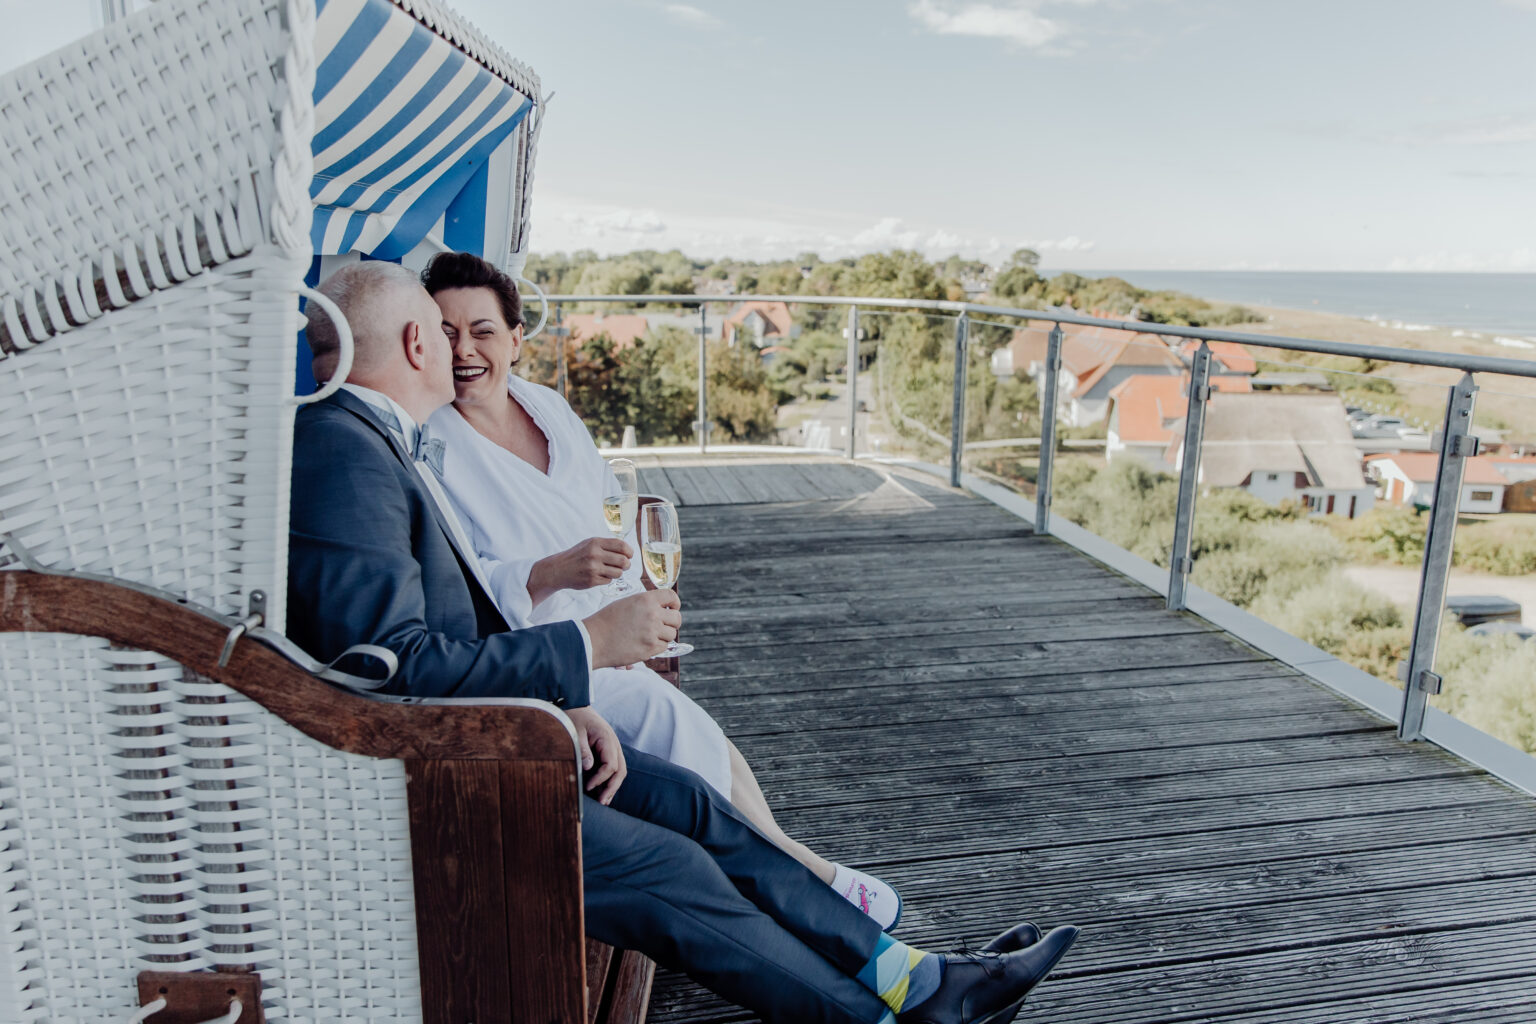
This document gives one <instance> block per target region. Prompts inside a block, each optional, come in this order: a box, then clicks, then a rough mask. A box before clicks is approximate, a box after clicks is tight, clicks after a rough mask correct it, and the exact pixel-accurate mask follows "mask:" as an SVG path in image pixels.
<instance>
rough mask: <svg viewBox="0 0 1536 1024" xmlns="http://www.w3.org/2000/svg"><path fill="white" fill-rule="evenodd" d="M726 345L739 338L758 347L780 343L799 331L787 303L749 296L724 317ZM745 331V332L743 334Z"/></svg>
mask: <svg viewBox="0 0 1536 1024" xmlns="http://www.w3.org/2000/svg"><path fill="white" fill-rule="evenodd" d="M723 330H724V337H725V341H726V344H728V345H734V344H736V339H737V338H738V337H741V338H744V339H748V340H750V341H751V342H752V344H753V345H754V346H756V347H757V348H760V349H762V348H767V347H769V346H771V345H783V344H785V343H787V342H789V341H791V340H793V339H794V337H795V336H796V335H798V334H799V333H800V330H799V328H798V327H796V326H795V318H794V316H793V315H791V313H790V311H789V306H788V305H787V304H786V303H783V302H764V301H762V300H760V299H751V300H748V301H746V302H739V303H737V304H736V305H735V306H733V307H732V308H731V312H730V315H728V316H727V317H726V318H725V326H724V329H723ZM743 332H745V333H743Z"/></svg>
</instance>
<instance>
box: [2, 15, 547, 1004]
mask: <svg viewBox="0 0 1536 1024" xmlns="http://www.w3.org/2000/svg"><path fill="white" fill-rule="evenodd" d="M316 6H317V5H316V4H315V3H313V2H312V0H161V2H159V3H155V4H153V5H150V6H149V7H148V8H147V9H146V10H144V11H142V12H139V13H136V14H134V15H133V16H131V17H129V18H127V19H126V20H123V21H120V22H116V23H113V24H110V25H108V26H107V28H106V29H105V30H104V31H102V32H98V33H96V34H94V35H92V36H90V37H89V38H86V39H84V40H81V41H80V42H78V43H76V44H74V45H72V46H70V47H67V48H66V49H64V50H61V51H58V52H56V53H54V54H52V55H50V56H48V57H45V58H43V59H41V60H39V61H36V62H34V63H32V64H30V65H28V66H26V67H24V68H22V69H20V70H18V71H16V72H13V73H12V74H10V75H7V76H5V77H4V78H3V79H0V232H3V238H0V534H5V535H10V537H12V538H14V543H11V544H8V545H6V546H5V547H0V570H6V569H17V568H20V567H21V562H20V560H19V557H18V555H17V552H18V551H19V550H21V549H25V550H26V551H28V552H30V555H31V557H32V558H34V559H35V560H36V561H37V562H39V563H41V564H43V565H46V566H50V567H53V568H57V569H65V570H72V571H79V572H90V573H96V574H101V575H105V576H111V577H115V578H118V579H121V580H126V581H131V582H134V583H139V584H144V585H147V586H152V587H156V588H160V589H162V590H166V591H169V592H171V593H173V594H175V595H178V596H180V597H184V598H185V599H187V600H188V601H191V602H194V603H197V604H201V605H205V606H207V607H210V608H212V609H214V610H216V611H218V612H221V613H224V614H231V615H243V614H245V613H246V611H247V609H248V608H249V606H250V605H251V603H252V600H253V598H258V597H259V598H260V599H264V602H265V622H266V625H268V626H269V627H272V628H275V629H278V630H282V629H283V626H284V615H285V609H284V599H285V591H286V560H287V524H288V485H289V471H290V465H291V443H292V423H293V413H294V407H295V402H296V400H295V398H294V397H293V381H294V375H295V351H296V335H297V332H298V329H299V327H300V326H301V317H300V313H299V299H300V293H301V289H302V287H303V282H304V278H305V275H306V273H308V272H309V271H310V270H311V269H312V266H313V265H314V260H315V257H316V255H317V253H318V252H319V250H317V248H316V246H315V245H314V244H313V242H314V238H315V224H316V221H317V216H316V211H317V199H316V195H317V193H318V190H319V187H320V185H319V183H317V178H316V166H317V159H316V154H317V153H319V152H320V150H321V149H322V142H323V141H328V142H329V143H330V144H331V145H332V149H333V150H334V144H335V140H336V138H337V137H339V136H329V137H327V139H325V140H323V139H322V138H321V136H320V134H318V133H321V132H324V131H325V130H326V129H327V127H328V126H331V127H334V126H335V125H337V124H338V123H341V119H342V117H343V115H344V114H345V113H346V111H345V109H340V110H338V109H330V108H327V107H326V103H325V101H324V100H323V99H322V100H321V102H320V103H319V104H318V105H317V103H316V100H315V96H316V93H317V90H318V89H319V88H320V85H317V83H320V84H323V83H324V82H325V81H326V76H327V75H328V74H331V73H333V72H334V71H335V70H336V68H337V67H339V66H341V65H343V64H346V65H349V66H350V65H353V64H356V63H357V62H358V61H359V60H362V59H364V58H365V57H367V58H368V59H375V58H377V57H378V54H379V50H378V48H377V47H376V46H375V47H374V48H373V49H370V48H369V47H370V46H371V45H373V44H374V43H376V42H377V40H379V39H386V40H387V39H389V38H392V37H391V36H390V34H391V33H394V34H395V37H398V38H397V39H396V42H397V43H400V40H404V39H407V37H409V36H410V33H412V32H416V31H430V33H431V35H432V40H434V41H436V43H437V44H441V47H440V48H441V49H443V50H444V51H447V50H452V51H453V55H454V56H455V59H462V57H463V55H464V54H465V53H468V54H469V55H470V56H471V57H472V58H475V59H477V60H479V62H480V64H481V66H482V68H486V67H489V68H492V69H493V73H495V74H498V75H500V76H501V79H502V80H504V79H505V78H506V77H507V76H508V75H511V74H513V73H519V74H520V73H521V70H519V68H518V67H514V66H512V64H511V63H510V62H509V61H508V59H506V58H505V55H503V54H500V52H499V51H496V50H495V49H494V47H491V46H490V45H489V44H487V43H485V42H484V41H483V40H481V39H480V38H479V37H478V36H477V35H475V34H474V33H473V30H472V29H470V28H469V27H468V26H466V25H465V24H463V23H462V22H460V21H458V20H457V19H455V18H453V17H451V16H449V15H447V14H444V13H443V12H441V11H439V10H438V9H437V8H435V7H434V6H432V5H428V4H424V3H420V2H415V0H412V2H407V0H399V2H397V3H391V2H389V0H327V2H323V3H321V4H320V5H319V8H320V10H319V11H318V12H317V10H316ZM328 17H329V19H330V20H329V21H328V20H327V18H328ZM401 17H404V18H405V22H403V23H402V22H400V21H399V20H398V19H399V18H401ZM359 25H361V26H363V29H364V30H366V29H368V27H369V26H373V28H372V31H373V32H374V36H373V37H371V38H369V37H367V36H366V32H365V33H364V35H363V36H359V35H358V32H359V31H361V30H359V29H358V28H356V26H359ZM338 26H339V29H338ZM338 32H339V33H340V34H339V35H338ZM348 32H350V33H351V35H347V33H348ZM343 37H345V39H346V40H347V41H348V44H349V45H353V46H356V45H358V44H359V43H360V42H361V44H363V45H362V49H361V50H359V51H357V52H355V53H352V54H351V55H350V56H348V55H347V54H345V53H344V52H343V47H342V41H343ZM400 45H405V44H404V43H400ZM434 45H435V44H434ZM368 55H372V56H371V57H369V56H368ZM522 70H526V69H522ZM524 87H525V88H526V89H527V91H529V92H531V93H534V94H535V96H536V90H537V82H536V80H532V81H531V82H528V83H525V85H524ZM331 106H332V107H335V106H336V103H334V102H333V103H332V104H331ZM525 106H526V105H525ZM534 106H536V105H534ZM535 113H536V111H533V110H529V109H525V110H523V111H521V113H520V114H518V115H517V119H516V120H515V121H514V122H513V124H512V125H511V127H505V125H503V128H504V130H502V129H498V130H499V131H500V132H501V134H500V135H499V136H498V140H497V143H496V144H497V146H504V147H505V153H503V154H502V155H500V156H497V157H496V159H497V160H500V161H501V162H503V163H506V162H507V161H508V160H510V161H512V162H513V163H514V164H517V166H518V171H517V173H518V175H519V177H518V179H517V188H516V190H515V196H514V198H513V199H511V200H504V199H503V200H498V201H499V202H501V204H502V206H504V207H506V208H507V209H506V210H505V211H503V212H502V213H495V211H493V214H494V215H495V216H500V217H502V219H503V220H504V221H505V224H504V225H503V227H502V229H501V233H500V235H496V238H500V237H502V236H504V237H505V239H506V241H505V245H506V247H507V251H506V252H504V253H501V254H500V255H501V257H502V258H501V259H500V260H499V262H503V263H505V262H506V261H507V260H508V259H511V258H512V253H511V250H513V249H515V248H516V247H518V246H519V245H521V244H523V243H524V241H525V231H526V209H525V205H526V199H527V194H526V183H527V180H528V177H529V175H531V148H532V143H533V140H534V138H535V137H536V117H534V116H533V115H534V114H535ZM387 120H388V119H387V118H386V121H387ZM505 120H506V119H505V118H504V119H503V121H505ZM353 127H354V129H356V126H353ZM343 128H345V125H344V124H343ZM338 130H340V129H338ZM357 130H359V131H360V130H361V129H357ZM366 142H367V139H361V140H360V142H359V150H360V152H361V151H362V148H363V144H364V143H366ZM498 152H500V151H499V150H498ZM508 154H509V155H508ZM331 158H332V160H333V163H335V162H340V161H338V160H336V158H335V154H334V152H332V154H331ZM451 158H452V154H451V153H448V154H447V155H446V156H445V158H444V159H445V160H451ZM365 159H366V157H365V156H360V157H358V158H357V159H356V160H354V161H353V166H354V167H355V166H357V165H358V164H359V161H364V160H365ZM480 159H481V162H482V163H488V162H489V161H490V154H481V156H480ZM524 163H526V166H525V165H524ZM358 173H359V175H360V177H359V182H360V184H358V190H359V191H358V192H357V193H354V192H350V191H349V193H348V195H347V196H346V197H343V198H341V199H339V200H335V201H333V202H332V203H331V207H330V212H331V213H332V214H335V213H337V212H338V211H340V212H341V213H342V214H348V215H350V214H359V215H360V219H361V220H368V218H369V217H370V216H373V211H371V210H370V208H368V207H366V205H365V204H363V203H361V202H358V201H356V200H357V195H358V194H360V192H361V191H366V189H367V188H369V187H373V186H378V187H379V188H381V189H383V190H386V191H387V190H388V188H389V187H390V186H389V184H388V183H387V182H383V183H381V181H382V179H381V177H380V175H381V174H382V173H383V172H380V171H378V170H377V168H375V173H373V175H372V177H371V178H370V177H368V175H366V174H363V173H362V172H358ZM332 177H334V175H333V176H332ZM471 191H472V190H471ZM482 191H483V190H482ZM334 198H335V197H333V199H334ZM451 198H453V197H449V199H451ZM449 199H443V200H442V201H443V202H445V203H446V202H448V201H449ZM348 204H351V205H348ZM407 205H409V204H407ZM461 205H462V201H461ZM422 209H423V208H422V207H420V206H418V207H415V208H414V214H413V215H414V216H417V217H418V218H420V217H421V216H422ZM438 223H439V224H440V223H441V219H440V218H439V220H438ZM370 225H371V226H370V227H369V230H375V231H376V230H377V228H378V219H377V217H376V216H374V217H373V220H372V221H370ZM430 227H431V224H430V223H428V224H427V226H426V230H430ZM391 231H392V229H391ZM492 234H494V233H492ZM496 238H492V239H491V240H490V242H491V244H495V245H498V246H500V245H502V243H501V242H500V241H496ZM395 241H396V243H397V244H398V243H399V241H400V238H399V236H398V235H396V236H395ZM3 586H4V572H3V571H0V587H3ZM405 787H406V780H405V774H404V770H403V766H402V762H400V761H392V760H378V759H372V758H364V757H357V756H353V755H348V754H343V753H340V752H338V751H335V750H332V749H330V748H328V747H325V746H323V745H321V744H318V743H316V742H314V741H312V740H310V739H308V738H307V737H305V736H303V735H301V734H300V733H299V732H297V731H296V730H295V729H293V728H292V727H290V726H288V725H287V724H286V723H284V722H283V721H281V720H280V719H278V718H276V717H275V716H273V715H272V714H270V713H268V712H267V711H265V710H264V709H263V708H262V707H260V706H259V705H257V704H255V703H253V702H251V701H250V700H248V699H246V698H244V697H243V696H241V695H240V694H238V693H236V692H234V691H233V690H230V689H228V688H226V687H224V686H222V685H219V684H216V683H213V682H211V681H209V680H207V679H204V678H200V677H198V676H196V675H195V674H193V673H190V672H189V671H187V670H186V669H184V668H183V667H182V666H181V665H179V664H177V663H175V662H172V661H170V660H168V659H165V658H162V657H160V656H158V655H155V654H153V653H150V652H144V651H138V650H126V649H121V648H119V647H114V646H113V645H111V644H109V643H107V642H106V641H103V640H98V639H91V638H82V637H70V636H63V635H58V634H46V633H21V634H5V635H0V1024H12V1022H17V1024H19V1022H22V1021H29V1022H30V1021H35V1020H48V1021H76V1020H79V1021H87V1020H88V1021H99V1020H126V1019H127V1016H128V1015H129V1014H130V1013H131V1012H132V1011H133V1010H134V1009H136V1008H137V1007H138V1005H139V1004H138V999H137V995H136V993H135V989H134V976H135V975H136V974H137V973H138V972H139V971H141V970H146V969H160V970H176V971H196V970H201V969H205V968H210V967H219V968H226V969H245V968H249V969H255V970H258V971H259V972H260V973H261V975H262V981H263V986H264V1005H265V1009H266V1014H267V1017H268V1019H272V1020H278V1019H285V1018H291V1019H300V1020H327V1021H333V1020H334V1021H352V1020H375V1019H377V1020H411V1019H416V1018H418V1017H419V1016H420V1010H421V1004H420V999H421V997H420V985H419V975H418V965H417V955H416V925H415V916H414V909H413V908H414V893H413V891H412V876H411V867H410V859H411V858H410V842H409V823H408V819H407V814H406V791H405Z"/></svg>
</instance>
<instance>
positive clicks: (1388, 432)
mask: <svg viewBox="0 0 1536 1024" xmlns="http://www.w3.org/2000/svg"><path fill="white" fill-rule="evenodd" d="M1407 426H1408V424H1407V423H1405V422H1403V420H1401V419H1399V418H1398V417H1396V416H1369V417H1367V418H1366V419H1364V420H1363V421H1361V422H1360V423H1358V424H1356V425H1355V427H1354V428H1353V433H1354V435H1355V436H1356V437H1397V436H1398V431H1399V430H1401V429H1403V428H1404V427H1407Z"/></svg>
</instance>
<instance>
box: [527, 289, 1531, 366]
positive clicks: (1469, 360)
mask: <svg viewBox="0 0 1536 1024" xmlns="http://www.w3.org/2000/svg"><path fill="white" fill-rule="evenodd" d="M549 301H550V302H554V303H565V302H614V303H621V302H628V303H634V304H637V305H653V304H659V303H670V304H673V305H678V306H699V305H708V304H710V303H737V302H783V303H800V304H802V305H809V306H859V307H861V308H862V307H866V306H884V307H889V308H891V309H903V310H914V311H929V312H938V313H952V314H955V315H957V316H958V315H960V314H962V313H964V314H967V315H970V316H973V317H974V316H976V315H977V314H983V315H987V316H1007V317H1015V318H1017V319H1021V320H1045V321H1048V322H1050V323H1057V324H1075V325H1077V326H1080V327H1103V328H1106V329H1110V330H1121V331H1133V332H1135V333H1137V334H1157V335H1162V336H1164V337H1169V338H1186V339H1190V340H1194V341H1230V342H1235V343H1237V344H1239V345H1259V346H1262V347H1265V348H1280V349H1286V350H1288V351H1292V352H1317V353H1320V354H1322V355H1331V356H1352V357H1354V358H1356V359H1375V360H1381V361H1385V362H1390V363H1414V364H1416V365H1419V366H1441V367H1445V368H1446V369H1450V370H1463V371H1465V372H1467V373H1504V374H1509V375H1510V376H1513V377H1536V360H1533V359H1508V358H1504V357H1501V356H1474V355H1462V354H1459V353H1455V352H1430V351H1423V350H1420V349H1412V348H1393V347H1389V346H1384V345H1361V344H1357V343H1354V342H1344V341H1321V340H1319V339H1316V338H1293V337H1289V336H1287V335H1279V334H1274V335H1271V334H1248V333H1245V332H1243V331H1223V330H1212V329H1210V328H1206V327H1180V326H1178V325H1176V324H1157V323H1150V322H1148V321H1144V320H1106V319H1103V318H1101V317H1094V316H1084V315H1083V314H1081V313H1064V312H1062V311H1060V310H1053V309H1025V308H1023V307H1019V306H992V305H983V304H980V303H975V302H954V301H951V300H948V299H883V298H876V297H871V296H845V295H551V296H549Z"/></svg>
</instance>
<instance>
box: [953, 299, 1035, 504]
mask: <svg viewBox="0 0 1536 1024" xmlns="http://www.w3.org/2000/svg"><path fill="white" fill-rule="evenodd" d="M968 329H969V345H968V348H967V355H968V366H967V369H966V399H965V449H964V452H963V455H962V459H961V466H962V468H963V469H964V470H965V472H967V473H971V474H974V475H976V476H979V477H981V478H982V479H985V480H990V481H992V482H993V483H1000V484H1003V485H1004V486H1006V487H1009V488H1011V489H1012V490H1014V491H1017V492H1018V493H1020V494H1024V495H1026V496H1028V497H1030V498H1033V497H1034V496H1035V485H1036V481H1037V479H1038V476H1039V470H1040V390H1039V385H1038V384H1037V383H1036V380H1035V376H1034V375H1033V374H1032V373H1031V367H1030V364H1029V359H1028V355H1029V353H1030V352H1034V351H1036V350H1038V351H1040V352H1043V351H1044V350H1045V338H1046V336H1047V335H1048V334H1049V333H1050V327H1049V325H1042V324H1039V323H1035V324H1031V323H1030V322H1029V321H1025V320H1016V321H1011V322H1010V321H1007V320H999V319H980V318H976V317H972V318H970V320H969V323H968Z"/></svg>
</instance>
